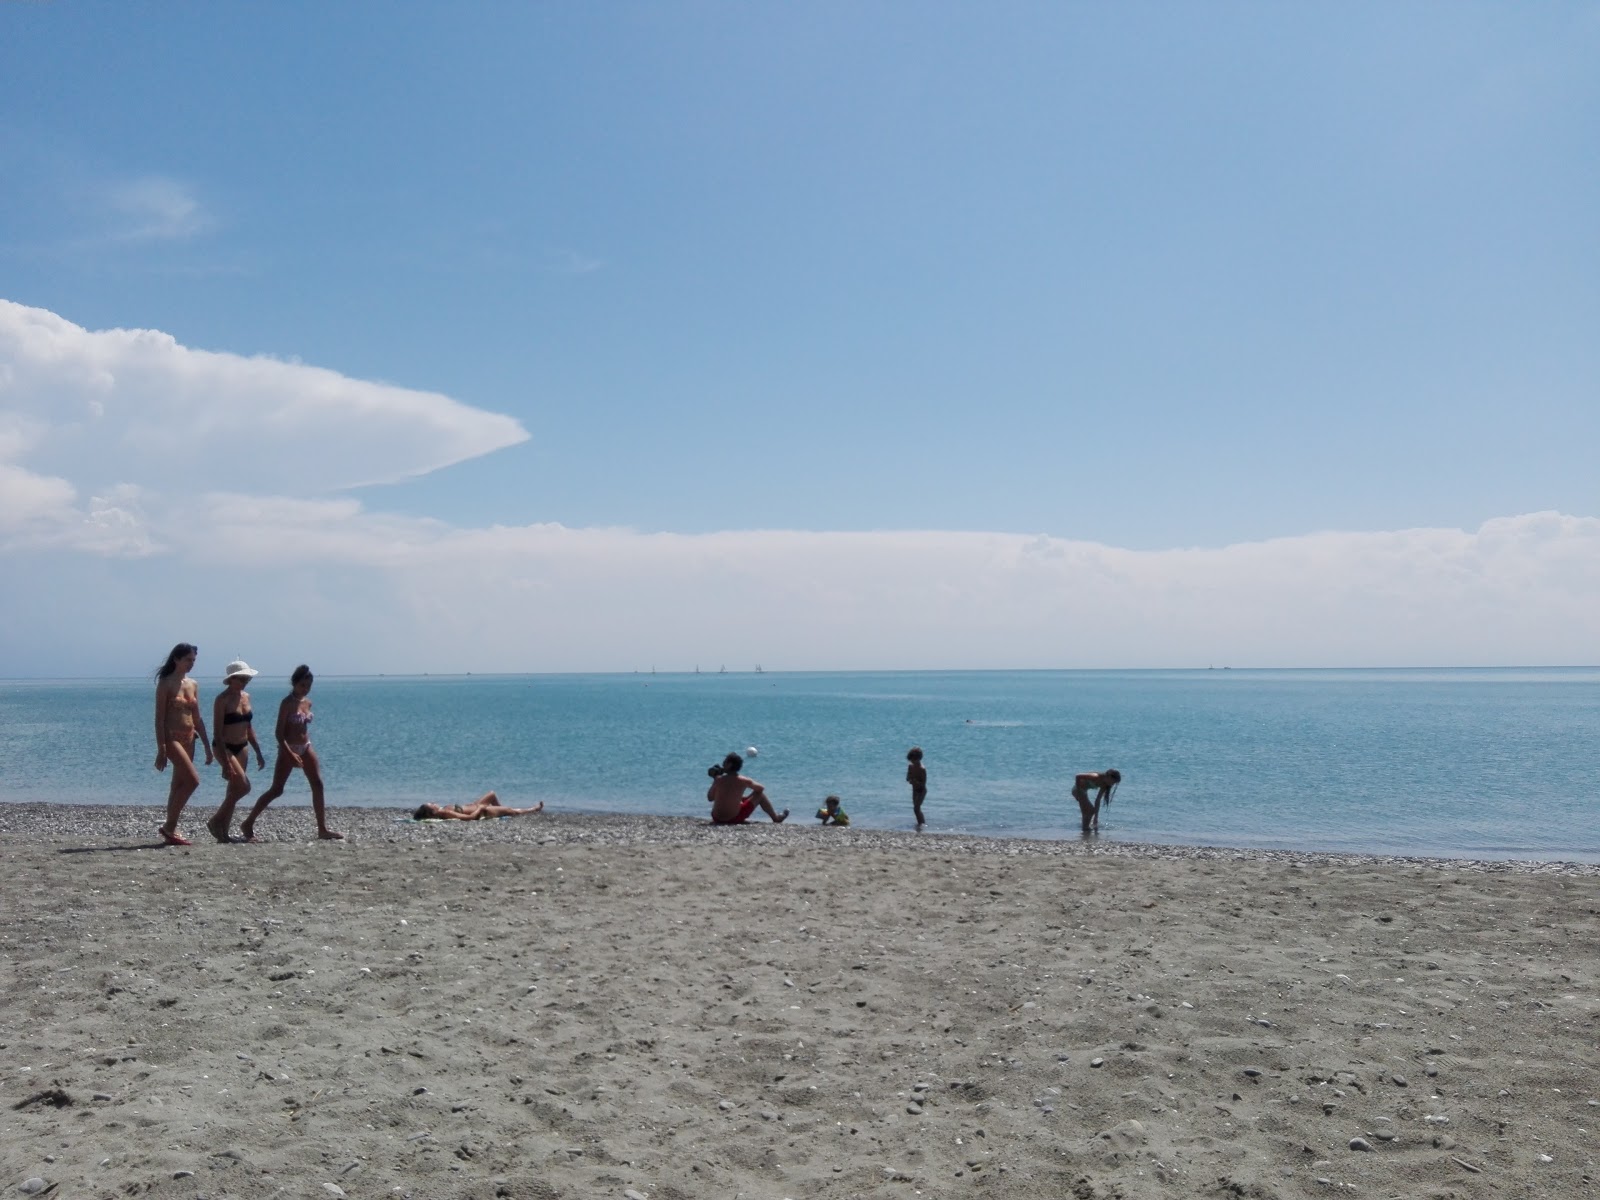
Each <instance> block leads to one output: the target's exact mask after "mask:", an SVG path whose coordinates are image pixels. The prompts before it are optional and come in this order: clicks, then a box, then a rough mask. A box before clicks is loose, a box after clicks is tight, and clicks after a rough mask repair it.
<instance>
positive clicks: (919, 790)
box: [906, 746, 928, 829]
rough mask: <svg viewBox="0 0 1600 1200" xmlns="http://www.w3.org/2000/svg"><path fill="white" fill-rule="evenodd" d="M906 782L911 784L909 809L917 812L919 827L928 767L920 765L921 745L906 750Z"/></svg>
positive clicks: (926, 792) (925, 791)
mask: <svg viewBox="0 0 1600 1200" xmlns="http://www.w3.org/2000/svg"><path fill="white" fill-rule="evenodd" d="M906 762H907V763H908V764H909V765H908V766H907V767H906V782H907V783H909V784H910V785H911V811H912V812H914V813H916V814H917V828H918V829H921V828H922V826H923V824H924V822H923V820H922V802H923V800H925V799H926V798H927V795H928V768H926V767H924V766H923V765H922V747H921V746H913V747H911V749H909V750H907V751H906Z"/></svg>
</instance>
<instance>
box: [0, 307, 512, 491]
mask: <svg viewBox="0 0 1600 1200" xmlns="http://www.w3.org/2000/svg"><path fill="white" fill-rule="evenodd" d="M0 368H3V370H0V453H4V454H5V455H6V456H7V457H9V458H10V459H12V460H13V461H16V460H18V459H22V458H26V459H27V461H28V465H30V466H31V467H32V468H34V469H36V470H40V471H43V472H46V473H50V474H56V475H65V476H68V477H70V478H72V479H73V480H74V481H75V482H76V483H77V484H78V485H79V486H80V487H82V488H84V489H85V490H102V489H105V488H110V487H113V486H117V485H121V484H136V485H140V486H143V487H147V488H153V489H165V490H169V491H170V490H174V489H183V490H186V491H189V492H190V493H191V494H198V493H199V492H203V491H207V490H212V489H228V490H250V491H258V492H268V491H282V492H288V493H292V494H304V493H312V494H315V493H319V492H322V493H326V492H331V491H336V490H339V489H342V488H348V487H352V486H356V485H360V484H366V483H379V482H390V481H394V480H398V479H403V478H406V477H408V476H413V475H421V474H426V473H427V472H429V471H433V470H437V469H438V468H440V467H444V466H448V465H450V464H451V463H456V462H460V461H462V460H464V459H469V458H474V457H477V456H478V455H480V454H487V453H489V452H490V451H492V450H497V449H500V448H501V447H504V446H511V445H515V444H516V443H518V442H521V441H524V440H525V439H526V438H527V436H528V435H527V433H526V432H525V431H524V430H523V428H522V426H521V425H520V424H518V423H517V421H515V420H514V419H512V418H511V417H506V416H502V415H500V414H497V413H489V412H484V411H482V410H480V409H475V408H470V407H468V406H467V405H464V404H461V403H459V402H458V401H455V400H452V399H451V398H450V397H448V396H443V395H440V394H438V393H436V392H420V391H415V390H412V389H409V388H401V387H393V386H390V385H388V384H382V383H373V382H369V381H366V380H361V379H351V378H349V377H348V376H345V375H341V374H339V373H338V372H335V371H329V370H324V369H321V368H318V367H309V366H305V365H302V364H300V363H293V362H284V361H281V360H279V359H273V358H264V357H253V358H246V357H243V356H240V355H236V354H225V353H214V352H210V351H205V350H194V349H190V348H188V347H186V346H183V345H181V344H179V343H178V342H177V341H175V340H174V339H173V338H172V337H170V336H168V335H167V334H164V333H158V332H154V331H151V330H138V329H133V330H130V329H111V330H102V331H98V332H91V331H89V330H86V329H83V328H81V327H80V326H77V325H74V324H72V322H70V321H67V320H64V319H63V318H61V317H58V316H56V315H55V314H54V313H51V312H47V311H45V310H43V309H37V308H28V307H25V306H23V305H20V304H14V303H11V302H9V301H4V300H0ZM245 448H247V452H246V450H245Z"/></svg>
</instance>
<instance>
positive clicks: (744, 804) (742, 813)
mask: <svg viewBox="0 0 1600 1200" xmlns="http://www.w3.org/2000/svg"><path fill="white" fill-rule="evenodd" d="M756 808H757V805H756V802H755V801H754V800H749V799H746V800H741V801H739V815H738V816H736V817H734V818H733V820H731V821H718V822H717V824H718V825H743V824H744V823H745V822H746V821H748V820H749V819H750V814H751V813H753V812H755V810H756Z"/></svg>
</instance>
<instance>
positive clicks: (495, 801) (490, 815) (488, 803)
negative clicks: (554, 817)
mask: <svg viewBox="0 0 1600 1200" xmlns="http://www.w3.org/2000/svg"><path fill="white" fill-rule="evenodd" d="M543 811H544V801H543V800H541V801H539V803H537V804H535V805H534V806H533V807H532V808H507V807H506V806H505V805H504V804H501V803H500V797H499V796H496V795H495V794H494V793H493V792H485V793H484V794H483V795H481V796H479V797H478V798H477V799H476V800H474V801H473V802H472V803H471V804H419V805H418V806H417V811H416V812H414V813H412V814H411V817H412V819H413V820H416V821H490V820H493V819H494V818H495V817H531V816H533V814H534V813H538V812H543Z"/></svg>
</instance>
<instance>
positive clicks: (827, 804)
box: [822, 796, 839, 808]
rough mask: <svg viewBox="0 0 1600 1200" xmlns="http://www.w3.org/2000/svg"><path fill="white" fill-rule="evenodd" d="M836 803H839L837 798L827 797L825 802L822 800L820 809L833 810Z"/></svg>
mask: <svg viewBox="0 0 1600 1200" xmlns="http://www.w3.org/2000/svg"><path fill="white" fill-rule="evenodd" d="M838 803H839V797H837V796H829V797H828V798H827V799H826V800H824V801H823V802H822V807H823V808H833V807H834V806H835V805H837V804H838Z"/></svg>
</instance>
